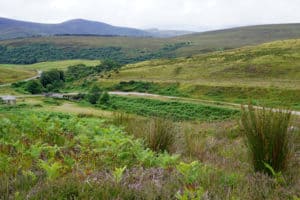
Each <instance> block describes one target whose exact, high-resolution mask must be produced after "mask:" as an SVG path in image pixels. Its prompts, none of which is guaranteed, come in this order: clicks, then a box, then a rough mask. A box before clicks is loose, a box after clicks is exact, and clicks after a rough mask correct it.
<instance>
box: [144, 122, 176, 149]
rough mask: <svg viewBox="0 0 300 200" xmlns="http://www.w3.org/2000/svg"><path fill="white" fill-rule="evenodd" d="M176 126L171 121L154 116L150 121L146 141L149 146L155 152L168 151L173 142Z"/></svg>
mask: <svg viewBox="0 0 300 200" xmlns="http://www.w3.org/2000/svg"><path fill="white" fill-rule="evenodd" d="M175 136H176V128H175V127H174V124H173V123H172V122H171V121H168V120H166V119H161V118H155V119H153V120H152V122H150V127H149V132H148V134H147V142H148V145H149V148H150V149H152V150H153V151H156V152H162V151H170V150H171V147H172V146H173V144H174V141H175Z"/></svg>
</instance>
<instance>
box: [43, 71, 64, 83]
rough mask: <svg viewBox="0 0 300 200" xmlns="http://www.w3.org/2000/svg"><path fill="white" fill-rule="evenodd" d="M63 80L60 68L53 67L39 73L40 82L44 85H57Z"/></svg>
mask: <svg viewBox="0 0 300 200" xmlns="http://www.w3.org/2000/svg"><path fill="white" fill-rule="evenodd" d="M64 81H65V75H64V72H63V71H61V70H57V69H53V70H50V71H47V72H43V73H42V75H41V83H42V85H43V86H44V87H46V86H47V85H48V84H52V85H57V84H59V83H61V82H64Z"/></svg>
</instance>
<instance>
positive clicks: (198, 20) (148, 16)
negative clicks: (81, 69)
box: [0, 0, 300, 31]
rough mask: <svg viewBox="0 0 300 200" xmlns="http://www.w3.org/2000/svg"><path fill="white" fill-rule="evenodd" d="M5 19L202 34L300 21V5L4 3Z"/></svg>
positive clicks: (137, 0)
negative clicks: (77, 21) (86, 22)
mask: <svg viewBox="0 0 300 200" xmlns="http://www.w3.org/2000/svg"><path fill="white" fill-rule="evenodd" d="M0 17H7V18H14V19H19V20H29V21H35V22H43V23H57V22H62V21H65V20H69V19H74V18H83V19H89V20H96V21H102V22H106V23H109V24H113V25H118V26H128V27H135V28H154V27H156V28H160V29H189V30H194V31H201V30H204V29H205V30H207V29H218V28H225V27H233V26H243V25H253V24H269V23H272V24H274V23H293V22H300V0H0Z"/></svg>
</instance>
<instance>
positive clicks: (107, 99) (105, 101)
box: [99, 91, 110, 105]
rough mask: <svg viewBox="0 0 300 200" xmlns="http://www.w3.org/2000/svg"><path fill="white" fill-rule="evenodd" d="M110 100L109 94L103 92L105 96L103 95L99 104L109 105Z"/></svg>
mask: <svg viewBox="0 0 300 200" xmlns="http://www.w3.org/2000/svg"><path fill="white" fill-rule="evenodd" d="M109 99H110V96H109V94H108V92H106V91H105V92H103V94H102V95H101V97H100V99H99V103H100V104H104V105H106V104H108V103H109Z"/></svg>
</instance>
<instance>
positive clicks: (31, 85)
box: [14, 80, 44, 94]
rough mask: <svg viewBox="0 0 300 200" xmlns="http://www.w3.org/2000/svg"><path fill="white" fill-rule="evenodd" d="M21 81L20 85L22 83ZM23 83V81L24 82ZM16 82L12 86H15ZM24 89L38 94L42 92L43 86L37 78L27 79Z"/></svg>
mask: <svg viewBox="0 0 300 200" xmlns="http://www.w3.org/2000/svg"><path fill="white" fill-rule="evenodd" d="M22 84H23V83H21V84H20V85H22ZM24 84H25V83H24ZM17 85H18V84H14V86H17ZM25 85H26V88H25V90H26V91H28V92H30V93H31V94H40V93H42V92H43V90H44V88H43V85H42V84H41V82H40V81H39V80H31V81H28V82H27V83H26V84H25Z"/></svg>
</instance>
